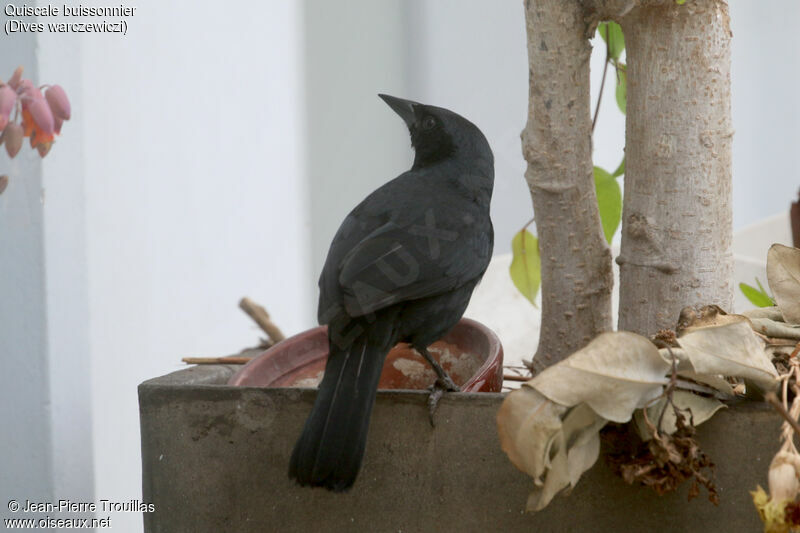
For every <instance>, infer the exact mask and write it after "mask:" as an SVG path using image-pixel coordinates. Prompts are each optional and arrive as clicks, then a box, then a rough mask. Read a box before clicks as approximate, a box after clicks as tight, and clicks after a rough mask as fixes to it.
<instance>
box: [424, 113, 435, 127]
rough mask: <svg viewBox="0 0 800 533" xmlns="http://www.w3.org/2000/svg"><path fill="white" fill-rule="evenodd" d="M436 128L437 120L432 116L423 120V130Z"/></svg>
mask: <svg viewBox="0 0 800 533" xmlns="http://www.w3.org/2000/svg"><path fill="white" fill-rule="evenodd" d="M434 126H436V119H435V118H433V117H432V116H430V115H429V116H427V117H425V118H424V119H423V120H422V129H425V130H430V129H433V128H434Z"/></svg>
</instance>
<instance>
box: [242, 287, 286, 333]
mask: <svg viewBox="0 0 800 533" xmlns="http://www.w3.org/2000/svg"><path fill="white" fill-rule="evenodd" d="M239 307H240V308H241V310H242V311H244V312H245V313H247V316H249V317H250V318H252V319H253V321H254V322H255V323H256V324H258V327H260V328H261V329H262V330H264V333H266V334H267V336H268V337H269V338H270V340H272V342H274V343H278V342H280V341H282V340H283V339H285V338H286V337H284V335H283V333H281V330H280V329H278V326H276V325H275V323H274V322H273V321H272V320H271V319H270V318H269V313H267V310H266V309H264V308H263V307H261V306H260V305H258V304H257V303H255V302H254V301H253V300H251V299H250V298H247V297H244V298H242V299H241V300H240V301H239Z"/></svg>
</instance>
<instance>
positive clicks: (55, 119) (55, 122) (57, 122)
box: [53, 116, 64, 135]
mask: <svg viewBox="0 0 800 533" xmlns="http://www.w3.org/2000/svg"><path fill="white" fill-rule="evenodd" d="M63 123H64V121H63V120H61V119H60V118H58V117H55V116H54V117H53V129H54V130H55V132H56V133H57V134H59V135H61V125H62V124H63Z"/></svg>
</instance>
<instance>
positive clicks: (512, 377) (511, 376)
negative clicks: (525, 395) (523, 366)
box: [503, 374, 531, 381]
mask: <svg viewBox="0 0 800 533" xmlns="http://www.w3.org/2000/svg"><path fill="white" fill-rule="evenodd" d="M503 380H504V381H530V380H531V377H530V376H515V375H514V374H503Z"/></svg>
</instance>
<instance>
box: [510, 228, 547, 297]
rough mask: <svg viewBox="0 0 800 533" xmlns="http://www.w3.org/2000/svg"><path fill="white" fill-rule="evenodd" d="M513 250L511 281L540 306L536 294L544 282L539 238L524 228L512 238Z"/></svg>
mask: <svg viewBox="0 0 800 533" xmlns="http://www.w3.org/2000/svg"><path fill="white" fill-rule="evenodd" d="M511 252H512V254H513V259H512V260H511V266H510V267H509V268H508V271H509V273H510V274H511V281H513V282H514V286H516V287H517V290H519V292H521V293H522V295H523V296H524V297H525V298H527V299H528V300H529V301H530V302H531V303H532V304H533V306H534V307H538V306H537V305H536V294H537V293H538V292H539V285H540V283H541V282H542V264H541V259H540V257H539V239H537V238H536V237H534V236H533V234H532V233H531V232H530V231H528V230H526V229H523V230H521V231H519V232H518V233H517V234H516V235H514V238H513V239H512V240H511Z"/></svg>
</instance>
